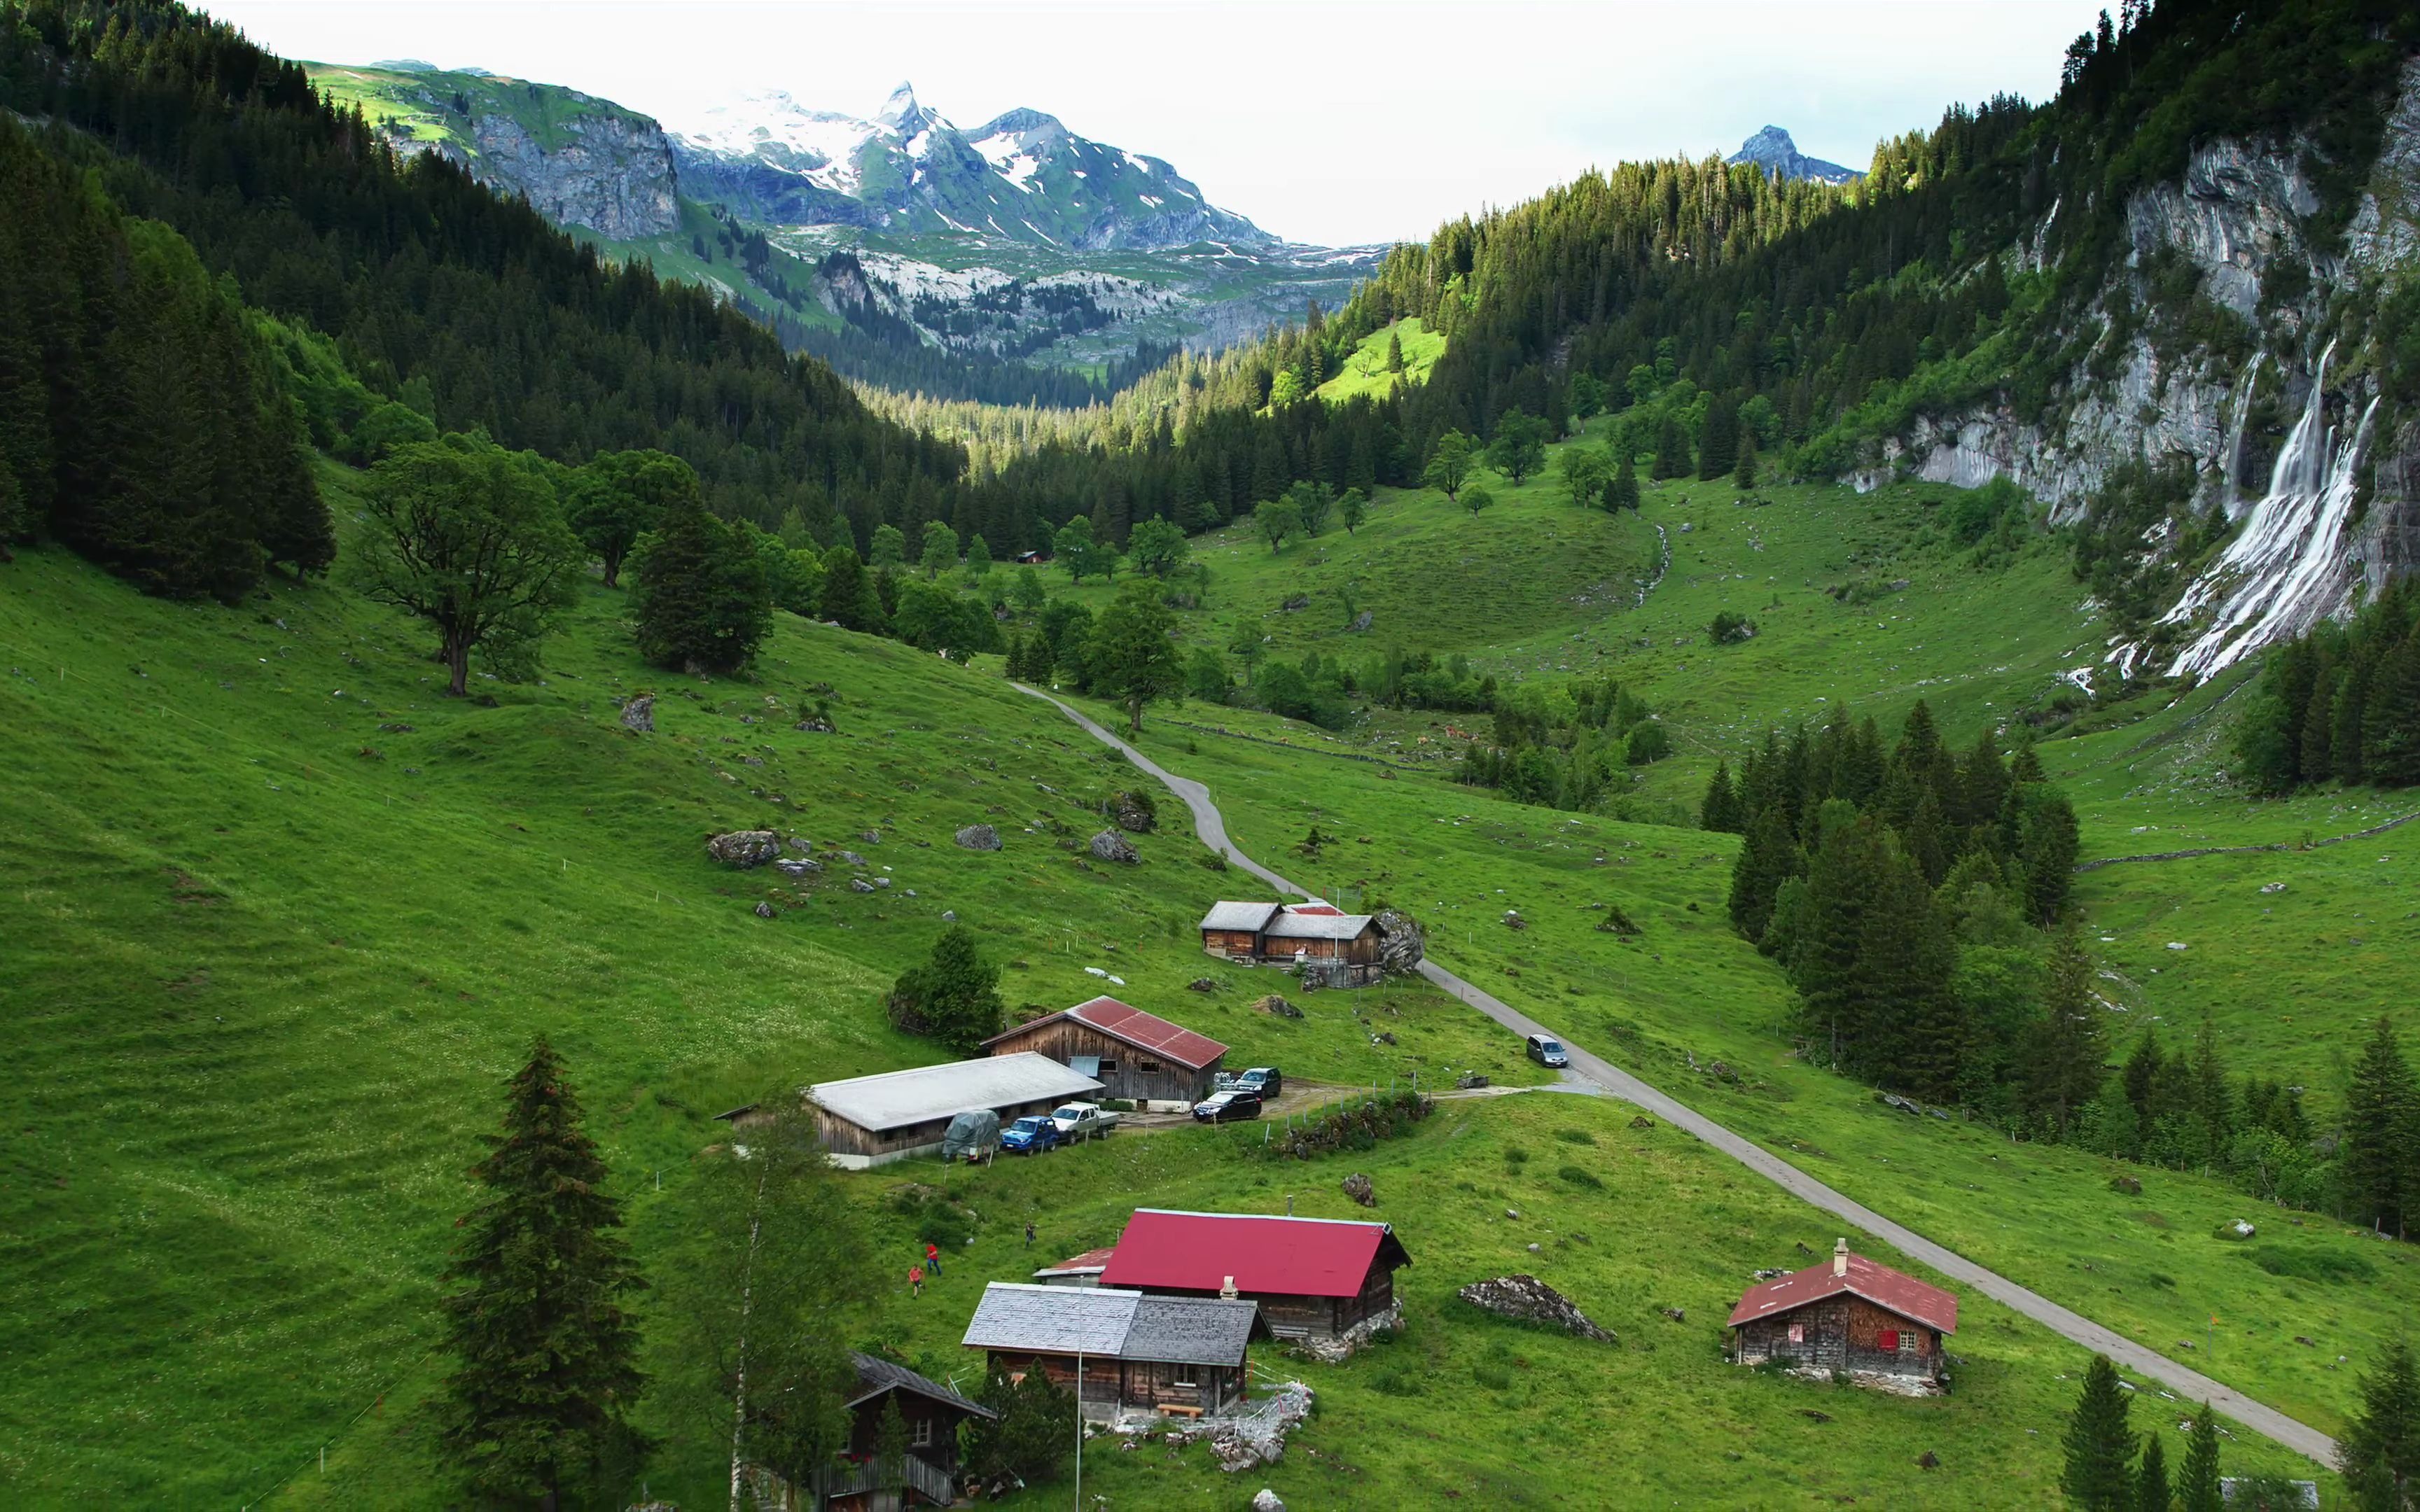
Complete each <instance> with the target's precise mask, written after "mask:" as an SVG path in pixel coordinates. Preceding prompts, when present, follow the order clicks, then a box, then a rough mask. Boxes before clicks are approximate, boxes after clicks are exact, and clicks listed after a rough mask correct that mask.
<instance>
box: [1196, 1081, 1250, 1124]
mask: <svg viewBox="0 0 2420 1512" xmlns="http://www.w3.org/2000/svg"><path fill="white" fill-rule="evenodd" d="M1260 1116H1261V1094H1260V1093H1258V1092H1247V1091H1243V1090H1241V1089H1240V1088H1239V1089H1236V1090H1233V1091H1226V1092H1213V1093H1211V1094H1210V1095H1209V1096H1208V1097H1206V1098H1203V1099H1202V1101H1201V1102H1199V1103H1194V1104H1193V1118H1194V1121H1196V1122H1198V1123H1233V1122H1235V1121H1236V1120H1237V1119H1257V1118H1259V1117H1260Z"/></svg>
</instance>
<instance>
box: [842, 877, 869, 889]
mask: <svg viewBox="0 0 2420 1512" xmlns="http://www.w3.org/2000/svg"><path fill="white" fill-rule="evenodd" d="M848 890H849V891H851V892H872V891H873V890H874V884H873V883H871V882H868V881H866V880H865V879H864V878H863V877H851V878H849V879H848Z"/></svg>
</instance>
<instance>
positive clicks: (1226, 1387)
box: [965, 1281, 1268, 1418]
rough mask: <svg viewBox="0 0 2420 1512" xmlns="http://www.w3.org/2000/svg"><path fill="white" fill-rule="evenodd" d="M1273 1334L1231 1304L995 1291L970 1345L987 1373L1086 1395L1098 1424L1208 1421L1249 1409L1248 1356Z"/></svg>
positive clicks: (1086, 1408)
mask: <svg viewBox="0 0 2420 1512" xmlns="http://www.w3.org/2000/svg"><path fill="white" fill-rule="evenodd" d="M1267 1333H1268V1331H1267V1329H1266V1327H1265V1326H1264V1324H1263V1323H1262V1322H1261V1315H1260V1309H1258V1308H1256V1307H1254V1306H1253V1305H1252V1304H1250V1303H1249V1302H1239V1301H1235V1300H1233V1299H1230V1298H1220V1297H1147V1296H1144V1295H1143V1294H1142V1293H1141V1292H1139V1291H1112V1290H1109V1289H1108V1288H1100V1287H1037V1286H1031V1285H1028V1284H1026V1283H1024V1282H1018V1281H994V1282H992V1283H990V1284H989V1285H987V1286H985V1288H984V1295H983V1301H982V1302H981V1303H980V1304H977V1305H976V1307H975V1315H974V1317H973V1318H972V1319H970V1321H969V1322H968V1323H967V1333H966V1340H965V1343H966V1347H967V1348H968V1349H970V1350H983V1351H984V1352H985V1363H986V1368H990V1367H998V1368H1001V1369H1004V1370H1006V1371H1008V1372H1009V1374H1010V1376H1011V1377H1012V1378H1013V1379H1015V1380H1018V1381H1022V1380H1023V1379H1025V1372H1027V1371H1029V1370H1041V1371H1044V1372H1046V1373H1047V1374H1048V1376H1049V1378H1050V1381H1051V1383H1052V1384H1053V1385H1056V1386H1058V1387H1060V1388H1061V1389H1063V1390H1065V1391H1069V1392H1078V1397H1077V1400H1078V1406H1079V1409H1080V1411H1082V1412H1084V1414H1085V1415H1087V1416H1089V1417H1096V1418H1115V1417H1119V1416H1122V1415H1124V1414H1125V1413H1127V1412H1160V1413H1175V1414H1177V1415H1180V1416H1186V1417H1202V1416H1205V1415H1208V1416H1216V1415H1218V1414H1219V1413H1222V1412H1229V1411H1232V1410H1233V1408H1235V1407H1236V1406H1238V1405H1239V1404H1241V1403H1242V1402H1243V1400H1244V1398H1245V1396H1246V1393H1247V1389H1248V1387H1249V1378H1248V1377H1247V1375H1246V1372H1245V1346H1246V1345H1248V1344H1249V1343H1250V1342H1251V1340H1252V1339H1253V1338H1255V1337H1266V1336H1267ZM1079 1380H1080V1383H1081V1385H1080V1391H1079V1390H1078V1381H1079Z"/></svg>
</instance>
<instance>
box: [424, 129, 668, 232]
mask: <svg viewBox="0 0 2420 1512" xmlns="http://www.w3.org/2000/svg"><path fill="white" fill-rule="evenodd" d="M472 130H473V139H474V140H475V141H476V142H477V144H478V148H479V152H478V157H477V159H476V160H475V161H474V162H473V163H472V171H473V173H475V174H477V175H478V176H479V177H481V178H482V179H484V180H487V181H489V182H491V183H493V184H494V185H496V187H498V188H500V189H504V190H506V191H508V192H511V193H520V194H524V195H526V196H528V198H529V202H530V205H531V207H532V208H535V210H536V211H537V212H538V213H539V214H540V215H543V216H545V217H546V218H547V219H548V220H550V221H552V222H554V223H555V224H558V225H584V226H587V227H588V228H589V229H590V230H593V231H595V232H596V233H597V235H598V236H601V237H606V238H609V239H613V240H615V241H629V240H635V239H638V238H641V237H654V236H662V235H663V234H664V233H666V232H668V231H670V230H672V229H673V228H674V227H675V226H676V225H678V224H680V209H679V207H678V205H677V203H676V197H677V185H676V180H675V176H674V169H673V149H672V144H671V143H670V142H668V141H666V140H665V139H664V133H663V130H662V129H661V128H660V127H659V126H657V124H656V123H655V122H654V121H652V120H649V119H647V118H646V117H645V116H628V115H622V114H619V113H614V114H598V115H596V116H586V117H579V118H574V119H572V120H568V121H565V122H563V123H561V125H560V128H559V131H560V134H561V136H562V138H563V140H561V141H559V142H558V143H557V144H556V145H555V146H554V147H552V148H549V147H545V146H543V145H541V144H540V143H539V142H538V140H537V139H536V138H535V137H534V136H532V135H531V134H530V132H529V131H527V130H525V129H524V128H523V127H522V126H521V123H520V122H519V121H517V120H515V119H514V118H513V117H512V116H506V115H501V114H495V115H483V116H479V117H477V118H476V119H475V120H474V121H473V123H472Z"/></svg>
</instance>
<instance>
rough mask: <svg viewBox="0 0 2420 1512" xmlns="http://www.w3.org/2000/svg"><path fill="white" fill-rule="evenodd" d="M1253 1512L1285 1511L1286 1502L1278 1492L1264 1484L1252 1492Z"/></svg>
mask: <svg viewBox="0 0 2420 1512" xmlns="http://www.w3.org/2000/svg"><path fill="white" fill-rule="evenodd" d="M1252 1512H1285V1504H1284V1503H1283V1502H1281V1501H1280V1500H1278V1493H1277V1492H1275V1491H1273V1490H1270V1489H1268V1488H1267V1487H1265V1486H1264V1487H1262V1488H1261V1489H1259V1490H1257V1491H1254V1492H1253V1493H1252Z"/></svg>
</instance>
